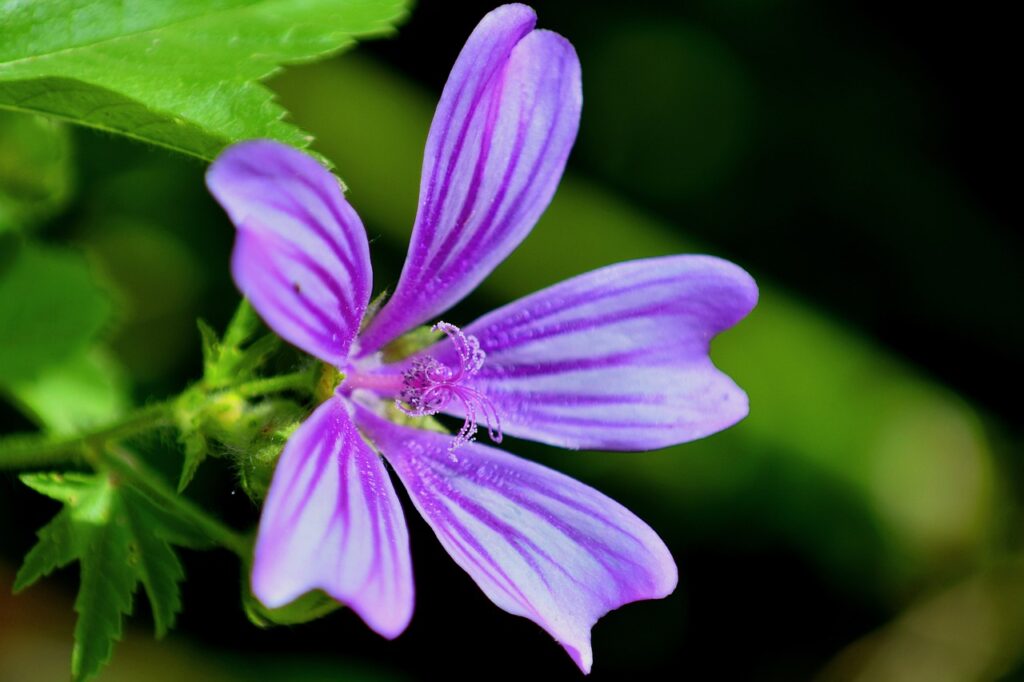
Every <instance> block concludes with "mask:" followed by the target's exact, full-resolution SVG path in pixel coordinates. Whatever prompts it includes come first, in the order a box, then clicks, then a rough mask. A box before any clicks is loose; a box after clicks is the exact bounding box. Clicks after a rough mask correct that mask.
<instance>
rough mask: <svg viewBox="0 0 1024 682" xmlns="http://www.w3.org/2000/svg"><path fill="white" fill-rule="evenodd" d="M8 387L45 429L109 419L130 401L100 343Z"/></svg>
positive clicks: (79, 427) (69, 429) (65, 429)
mask: <svg viewBox="0 0 1024 682" xmlns="http://www.w3.org/2000/svg"><path fill="white" fill-rule="evenodd" d="M8 390H9V392H10V394H11V396H12V397H13V398H14V400H15V402H16V403H18V404H19V406H20V407H21V408H22V410H23V411H24V412H26V413H28V414H29V416H31V417H32V418H33V419H34V420H35V421H36V422H38V423H39V425H40V426H42V427H43V429H44V430H46V431H47V432H49V433H51V434H54V435H71V434H75V433H79V432H81V431H85V430H88V429H90V428H93V427H96V426H101V425H103V424H110V423H112V422H114V421H116V420H117V419H118V418H119V417H121V416H123V415H124V414H125V412H127V410H128V408H129V407H130V406H131V401H130V399H129V397H128V385H127V379H126V378H125V376H124V372H123V370H122V369H121V367H120V366H119V365H118V364H117V363H116V362H115V361H114V359H113V358H111V357H110V355H109V354H108V353H107V352H106V351H105V350H103V349H102V348H99V347H96V348H90V349H87V350H85V351H84V352H81V353H79V354H76V355H74V356H72V357H70V358H68V360H67V361H65V362H62V363H60V364H57V365H53V366H51V367H48V368H47V369H45V370H44V371H43V372H42V373H41V374H39V375H38V376H36V377H34V378H32V379H26V380H22V381H16V382H14V383H12V384H11V385H10V386H9V387H8Z"/></svg>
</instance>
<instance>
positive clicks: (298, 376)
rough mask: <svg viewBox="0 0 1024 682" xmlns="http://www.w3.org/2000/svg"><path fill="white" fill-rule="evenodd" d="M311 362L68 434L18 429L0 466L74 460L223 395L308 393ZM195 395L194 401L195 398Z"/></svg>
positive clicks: (1, 446)
mask: <svg viewBox="0 0 1024 682" xmlns="http://www.w3.org/2000/svg"><path fill="white" fill-rule="evenodd" d="M315 380H316V372H315V367H314V368H312V369H307V370H302V371H299V372H293V373H289V374H282V375H279V376H274V377H266V378H260V379H253V380H251V381H246V382H243V383H240V384H237V385H236V386H233V387H231V388H228V389H223V390H217V391H209V390H207V389H206V388H205V387H204V386H203V384H202V383H199V384H197V385H196V386H194V387H193V388H190V389H188V390H186V391H185V392H183V393H181V394H179V395H177V396H175V397H173V398H170V399H169V400H165V401H162V402H159V403H154V404H152V405H147V406H145V407H141V408H139V409H137V410H134V411H133V412H130V413H128V414H127V415H125V416H124V417H122V418H121V419H119V420H117V421H115V422H112V423H110V424H105V425H103V426H101V427H99V428H97V429H94V430H92V431H88V432H85V433H81V434H75V435H72V436H52V435H48V434H18V435H14V436H8V437H6V438H2V439H0V469H34V468H39V467H46V466H52V465H55V464H75V463H79V462H81V461H82V460H83V455H85V454H86V453H87V452H89V451H99V450H103V449H104V448H106V447H107V446H108V445H109V444H111V443H117V442H120V441H123V440H126V439H128V438H132V437H134V436H138V435H140V434H143V433H146V432H149V431H156V430H158V429H162V428H166V427H169V426H174V425H175V424H180V423H181V420H180V417H181V414H182V412H183V411H184V410H186V409H187V410H189V411H197V410H198V411H203V410H205V409H208V408H211V407H214V406H216V405H218V404H222V403H223V402H224V400H225V399H230V398H232V397H237V398H239V399H247V398H260V397H263V396H267V395H271V394H274V393H283V392H286V391H297V392H300V393H305V394H312V392H313V389H314V384H315ZM197 398H198V400H197Z"/></svg>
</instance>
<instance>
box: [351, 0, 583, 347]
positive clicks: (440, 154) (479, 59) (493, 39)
mask: <svg viewBox="0 0 1024 682" xmlns="http://www.w3.org/2000/svg"><path fill="white" fill-rule="evenodd" d="M535 22H536V15H535V14H534V13H533V10H531V9H530V8H528V7H526V6H525V5H505V6H503V7H499V8H498V9H496V10H494V11H493V12H491V13H490V14H488V15H487V16H486V17H484V19H483V20H482V21H481V22H480V24H479V25H478V26H477V28H476V30H475V31H474V32H473V34H472V35H471V36H470V38H469V40H468V42H467V43H466V46H465V47H464V48H463V50H462V53H461V54H460V55H459V58H458V61H456V63H455V67H454V68H453V69H452V73H451V76H450V77H449V78H448V83H447V85H445V89H444V93H443V94H442V95H441V101H440V103H439V104H438V107H437V112H436V113H435V114H434V122H433V124H432V125H431V128H430V135H429V137H428V138H427V147H426V152H425V154H424V160H423V177H422V181H421V185H420V202H419V212H418V214H417V216H416V223H415V226H414V227H413V233H412V241H411V243H410V244H409V253H408V256H407V257H406V261H405V266H404V268H403V270H402V275H401V277H400V279H399V282H398V285H397V287H396V289H395V293H394V295H393V296H392V297H391V300H390V301H388V303H387V304H386V305H385V307H384V308H383V309H382V310H381V312H380V314H378V315H377V316H376V317H375V318H374V319H373V321H372V322H371V323H370V325H369V326H368V327H367V329H366V330H365V331H364V332H363V334H362V342H361V352H362V353H363V354H368V353H370V352H372V351H374V350H376V349H377V348H379V347H380V346H382V345H383V344H385V343H387V342H388V341H390V340H391V339H393V338H395V337H396V336H398V335H399V334H402V333H403V332H405V331H406V330H408V329H410V328H411V327H414V326H416V325H418V324H422V323H424V322H427V321H429V320H432V319H434V318H435V317H436V316H437V315H439V314H440V313H442V312H444V311H445V310H447V309H448V308H450V307H451V306H452V305H454V304H455V303H457V302H458V301H459V300H460V299H462V298H463V297H464V296H465V295H466V294H468V293H469V292H470V291H472V290H473V288H475V287H476V285H477V284H479V283H480V281H481V280H482V279H483V278H484V277H486V276H487V275H488V274H489V273H490V272H491V271H492V270H493V269H494V268H495V267H496V266H497V265H498V264H499V263H501V261H503V260H504V259H505V257H506V256H508V254H509V253H511V251H512V250H513V249H514V248H515V247H516V246H517V245H518V244H519V243H520V242H521V241H522V240H523V239H524V238H525V237H526V235H527V234H528V233H529V232H530V230H531V229H533V226H534V224H535V223H536V222H537V219H538V218H539V217H540V215H541V213H542V212H543V211H544V209H545V208H546V207H547V205H548V202H550V201H551V197H552V195H553V194H554V192H555V188H556V187H557V186H558V182H559V180H560V179H561V177H562V171H563V169H564V168H565V162H566V159H567V158H568V156H569V150H570V149H571V147H572V144H573V141H574V140H575V139H576V131H577V129H578V127H579V118H580V107H581V104H582V94H581V92H582V91H581V86H580V65H579V60H578V59H577V57H576V52H575V50H574V49H573V47H572V45H571V44H570V43H569V42H568V41H567V40H566V39H565V38H563V37H562V36H560V35H558V34H556V33H551V32H550V31H543V30H532V29H533V26H534V23H535Z"/></svg>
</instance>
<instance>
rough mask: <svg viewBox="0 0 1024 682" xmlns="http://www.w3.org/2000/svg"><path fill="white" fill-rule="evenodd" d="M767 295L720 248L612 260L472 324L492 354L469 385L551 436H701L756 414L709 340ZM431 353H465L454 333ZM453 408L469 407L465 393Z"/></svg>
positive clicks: (591, 440)
mask: <svg viewBox="0 0 1024 682" xmlns="http://www.w3.org/2000/svg"><path fill="white" fill-rule="evenodd" d="M756 301H757V286H756V285H755V284H754V281H753V279H751V277H750V275H748V274H747V273H746V272H744V271H743V270H742V269H740V268H739V267H737V266H735V265H733V264H732V263H729V262H727V261H723V260H720V259H718V258H712V257H710V256H669V257H665V258H652V259H648V260H638V261H632V262H628V263H620V264H617V265H611V266H609V267H606V268H601V269H600V270H595V271H593V272H590V273H587V274H584V275H580V276H578V277H574V278H573V279H570V280H566V281H565V282H561V283H559V284H556V285H555V286H553V287H550V288H548V289H544V290H543V291H539V292H537V293H535V294H532V295H530V296H527V297H525V298H523V299H520V300H519V301H516V302H514V303H511V304H509V305H507V306H505V307H503V308H499V309H498V310H495V311H494V312H492V313H489V314H487V315H485V316H484V317H482V318H481V319H479V320H477V321H476V322H474V323H473V324H471V325H469V326H468V327H466V329H465V334H467V335H472V336H475V337H476V338H477V339H478V341H479V344H480V347H481V349H482V350H483V351H484V353H486V360H485V361H484V362H483V364H482V366H481V367H480V369H479V370H477V372H476V373H475V375H474V376H473V378H472V380H471V382H470V385H469V386H470V388H471V389H473V390H475V391H477V392H479V393H480V394H482V395H484V396H486V397H487V399H488V400H489V402H490V404H491V405H493V408H494V410H495V411H496V412H497V414H498V416H499V417H500V419H501V429H502V431H504V432H505V433H507V434H510V435H514V436H519V437H521V438H529V439H531V440H537V441H541V442H545V443H550V444H552V445H559V446H562V447H568V448H595V449H611V450H648V449H652V448H659V447H664V446H667V445H674V444H676V443H681V442H684V441H689V440H693V439H695V438H701V437H703V436H706V435H708V434H711V433H715V432H716V431H720V430H721V429H724V428H726V427H728V426H731V425H732V424H734V423H736V422H737V421H739V420H740V419H742V418H743V417H745V416H746V414H747V396H746V394H745V393H744V392H743V391H742V390H741V389H740V388H739V387H738V386H736V384H735V383H733V381H732V380H731V379H730V378H729V377H727V376H726V375H725V374H723V373H722V372H720V371H719V370H718V369H717V368H716V367H715V366H714V365H713V364H712V363H711V359H710V358H709V357H708V345H709V343H710V341H711V339H712V337H714V336H715V335H716V334H718V333H719V332H721V331H722V330H724V329H728V328H729V327H731V326H732V325H734V324H735V323H736V322H738V321H739V320H740V319H742V318H743V317H744V316H745V315H746V314H747V313H748V312H750V310H751V308H753V307H754V304H755V302H756ZM424 354H425V355H427V356H430V357H432V358H434V359H435V361H436V362H439V363H443V364H453V363H457V362H458V361H459V358H458V354H457V352H456V349H455V347H454V346H453V345H452V343H451V342H450V341H447V340H446V341H444V342H442V343H440V344H437V345H435V346H434V347H432V348H429V349H427V350H426V351H424ZM413 361H415V359H414V360H413ZM442 411H444V412H448V413H450V414H454V415H457V416H460V417H465V410H464V409H463V408H462V404H461V403H460V402H458V401H450V402H448V403H447V404H446V405H445V407H444V408H443V409H442Z"/></svg>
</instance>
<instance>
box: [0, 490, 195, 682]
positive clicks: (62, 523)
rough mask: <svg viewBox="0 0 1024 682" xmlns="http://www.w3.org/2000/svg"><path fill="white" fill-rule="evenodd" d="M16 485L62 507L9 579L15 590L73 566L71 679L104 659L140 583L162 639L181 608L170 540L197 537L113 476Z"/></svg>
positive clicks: (179, 573)
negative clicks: (76, 574) (77, 575)
mask: <svg viewBox="0 0 1024 682" xmlns="http://www.w3.org/2000/svg"><path fill="white" fill-rule="evenodd" d="M21 480H22V481H23V482H24V483H25V484H26V485H28V486H29V487H31V488H33V489H34V490H36V491H38V492H40V493H42V494H44V495H46V496H48V497H52V498H53V499H55V500H59V501H60V502H63V503H64V509H63V510H61V512H60V513H58V514H57V516H56V517H54V519H53V520H52V521H50V523H49V524H47V525H46V526H44V527H43V528H42V529H41V530H40V531H39V533H38V536H39V541H38V542H37V543H36V545H35V547H33V548H32V550H31V551H30V552H29V553H28V556H26V557H25V563H24V564H23V565H22V567H21V569H20V570H19V571H18V575H17V577H16V578H15V583H14V589H15V591H16V592H17V591H20V590H23V589H25V588H26V587H28V586H29V585H31V584H33V583H34V582H35V581H37V580H38V579H39V578H41V577H43V576H45V575H47V574H49V573H50V572H52V571H53V570H55V569H57V568H59V567H61V566H65V565H67V564H69V563H70V562H71V561H74V560H76V559H77V560H78V562H79V564H80V572H81V585H80V587H79V591H78V597H77V598H76V600H75V611H77V612H78V622H77V623H76V624H75V646H74V650H73V651H72V656H71V672H72V677H73V679H75V680H86V679H89V678H91V677H93V676H94V675H96V674H97V673H98V672H99V670H100V669H101V668H102V667H103V666H104V665H105V664H106V663H107V662H108V661H109V660H110V657H111V655H112V652H113V645H114V642H115V641H117V640H119V639H120V638H121V632H122V628H123V621H124V616H125V615H127V614H130V613H131V612H132V597H133V595H134V593H135V591H136V589H137V588H138V586H139V584H140V583H141V584H142V586H143V588H144V589H145V591H146V595H147V597H148V598H149V602H150V604H151V606H152V611H153V620H154V624H155V628H156V633H157V636H158V637H162V636H163V635H164V634H166V633H167V631H168V630H169V629H170V628H171V627H172V626H173V625H174V619H175V616H176V615H177V614H178V612H179V611H180V610H181V594H180V590H179V585H180V583H181V581H182V580H183V579H184V571H183V570H182V567H181V563H180V562H179V561H178V558H177V556H176V555H175V553H174V550H173V548H172V547H171V542H175V543H176V544H186V545H193V544H201V543H202V538H201V536H200V535H198V534H197V533H195V531H192V530H183V528H182V527H181V523H180V521H175V520H170V521H169V520H168V515H167V513H166V512H164V511H163V510H162V509H160V507H158V506H157V505H156V504H155V503H154V502H153V501H152V500H151V499H150V498H148V497H147V496H145V495H144V494H143V493H141V492H139V491H138V490H135V489H133V488H130V487H128V486H127V485H126V484H125V483H124V482H123V481H120V480H118V479H116V478H115V477H113V476H108V475H103V474H99V475H86V474H25V475H23V476H22V477H21Z"/></svg>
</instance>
